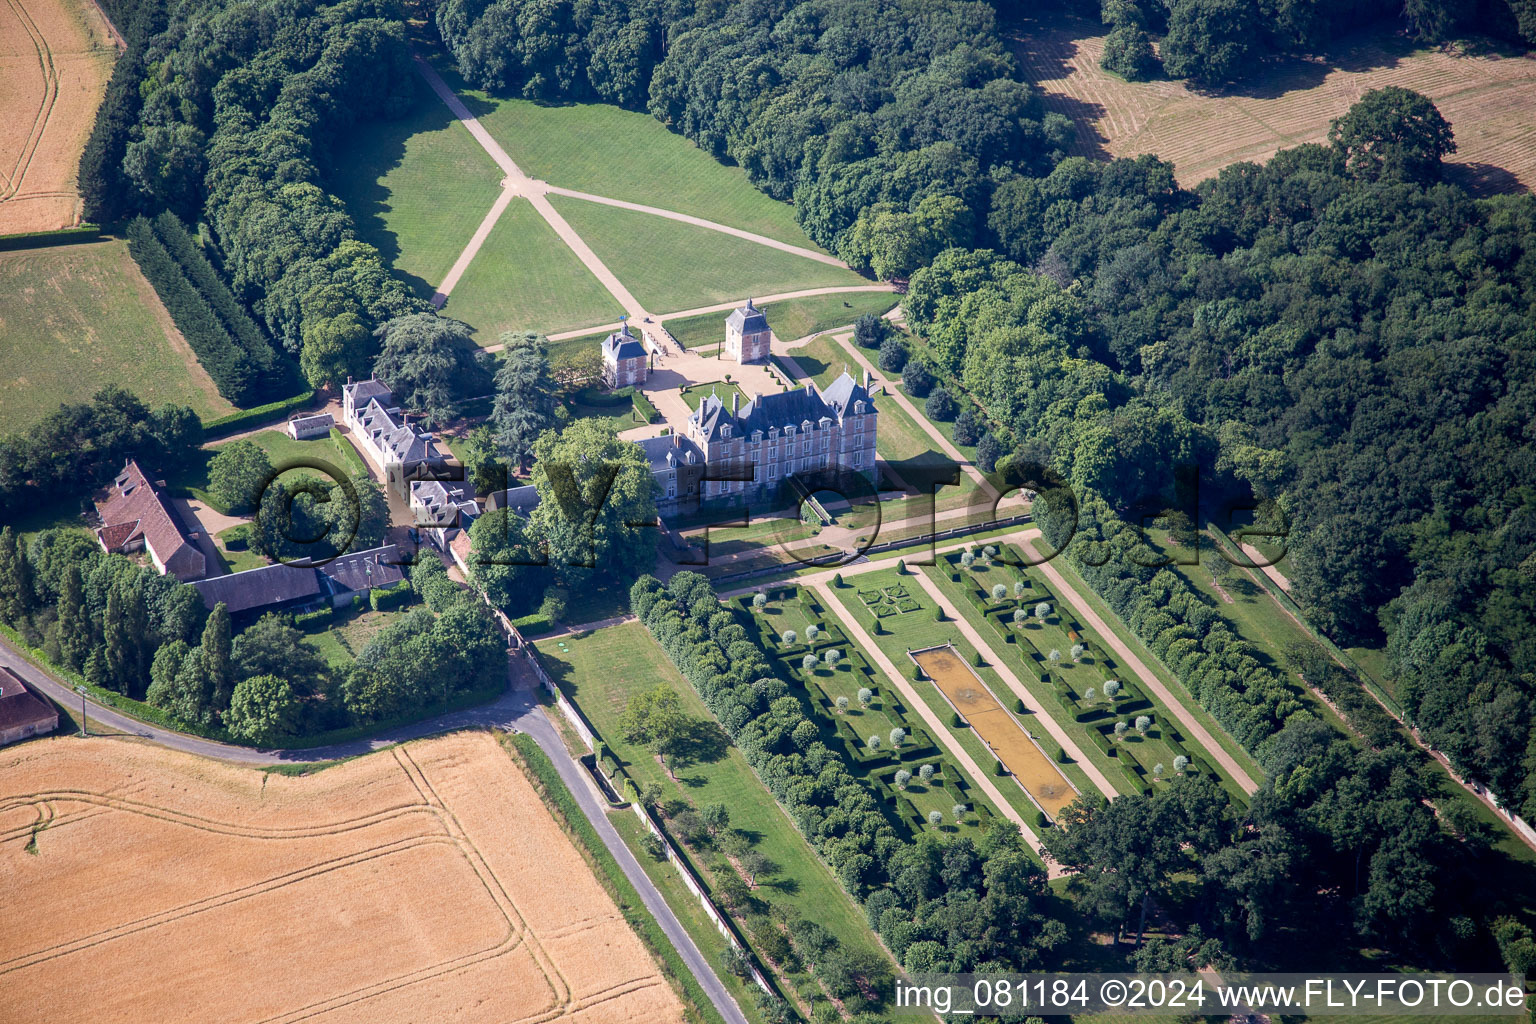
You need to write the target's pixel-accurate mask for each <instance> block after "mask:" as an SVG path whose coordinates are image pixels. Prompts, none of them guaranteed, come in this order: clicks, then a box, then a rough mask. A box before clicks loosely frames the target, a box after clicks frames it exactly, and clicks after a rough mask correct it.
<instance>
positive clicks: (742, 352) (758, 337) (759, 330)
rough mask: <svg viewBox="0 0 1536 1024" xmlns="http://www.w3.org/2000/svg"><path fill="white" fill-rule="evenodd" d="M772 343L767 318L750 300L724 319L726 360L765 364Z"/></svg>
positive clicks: (771, 332)
mask: <svg viewBox="0 0 1536 1024" xmlns="http://www.w3.org/2000/svg"><path fill="white" fill-rule="evenodd" d="M772 341H773V330H772V329H771V328H770V327H769V326H768V318H767V317H766V316H764V315H763V311H762V310H760V309H758V308H757V307H756V306H754V305H752V300H751V299H748V300H747V304H746V305H745V306H742V307H741V308H739V309H733V310H731V315H730V316H728V317H726V318H725V356H726V358H727V359H734V360H736V361H737V362H738V363H766V362H767V361H768V351H769V348H770V343H771V342H772Z"/></svg>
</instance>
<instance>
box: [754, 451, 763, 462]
mask: <svg viewBox="0 0 1536 1024" xmlns="http://www.w3.org/2000/svg"><path fill="white" fill-rule="evenodd" d="M752 461H753V462H762V461H763V453H762V452H760V451H758V450H757V449H756V448H754V449H752Z"/></svg>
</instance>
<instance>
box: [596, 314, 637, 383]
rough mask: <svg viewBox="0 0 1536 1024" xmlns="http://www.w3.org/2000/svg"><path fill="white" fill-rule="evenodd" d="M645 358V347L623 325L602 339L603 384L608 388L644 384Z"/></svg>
mask: <svg viewBox="0 0 1536 1024" xmlns="http://www.w3.org/2000/svg"><path fill="white" fill-rule="evenodd" d="M647 358H648V356H647V355H646V351H645V345H644V344H642V343H641V341H640V339H639V338H637V337H635V335H634V333H633V332H632V331H630V329H629V324H625V325H624V326H623V327H621V328H620V329H619V330H617V331H615V332H614V333H612V334H610V335H608V337H606V338H604V339H603V383H604V384H606V385H608V386H609V387H610V388H625V387H630V386H631V385H640V384H644V383H645V378H646V375H647V373H648V370H647V368H646V359H647Z"/></svg>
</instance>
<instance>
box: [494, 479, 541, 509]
mask: <svg viewBox="0 0 1536 1024" xmlns="http://www.w3.org/2000/svg"><path fill="white" fill-rule="evenodd" d="M485 507H486V508H488V509H503V508H509V509H512V510H513V511H514V512H517V513H519V514H521V515H523V516H526V515H528V513H530V512H532V511H533V510H534V509H536V508H538V507H539V489H538V488H537V487H535V486H534V485H533V484H524V485H523V486H521V487H512V488H508V489H507V490H505V491H492V492H491V494H490V497H488V498H486V499H485Z"/></svg>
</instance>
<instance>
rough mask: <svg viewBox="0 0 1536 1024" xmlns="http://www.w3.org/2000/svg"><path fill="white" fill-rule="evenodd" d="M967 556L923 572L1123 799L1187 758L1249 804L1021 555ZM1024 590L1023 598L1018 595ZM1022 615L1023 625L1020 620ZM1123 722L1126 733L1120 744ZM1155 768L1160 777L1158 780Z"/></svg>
mask: <svg viewBox="0 0 1536 1024" xmlns="http://www.w3.org/2000/svg"><path fill="white" fill-rule="evenodd" d="M988 551H990V552H992V554H991V555H988V554H987V552H988ZM962 555H963V552H958V551H957V552H950V553H948V554H945V555H943V556H941V557H940V563H939V565H937V566H933V567H928V568H927V569H925V570H924V571H925V572H926V573H927V574H928V576H929V578H930V579H932V580H934V581H935V582H936V583H937V584H938V586H939V588H940V589H941V590H943V591H944V592H945V593H947V594H948V595H949V596H950V597H951V598H952V599H953V600H954V604H955V607H956V608H957V609H958V610H959V612H960V614H961V615H963V616H965V617H966V618H967V619H968V620H970V621H971V623H972V624H973V625H978V626H979V625H980V624H981V623H982V622H985V624H986V625H985V628H982V629H981V630H980V632H981V633H982V634H983V635H986V634H987V633H988V632H991V633H993V634H995V636H996V637H997V638H998V639H999V640H1001V641H1002V644H1001V645H1000V646H999V648H998V650H999V652H1000V653H1001V654H1002V656H1004V657H1009V656H1010V650H1011V651H1012V652H1013V653H1015V654H1017V657H1018V664H1019V665H1021V666H1022V667H1023V668H1024V670H1025V671H1024V672H1022V673H1019V678H1020V680H1021V681H1022V682H1023V683H1024V685H1025V687H1026V688H1027V689H1028V690H1029V692H1030V694H1031V695H1032V696H1033V697H1034V698H1035V699H1036V700H1037V701H1040V702H1041V705H1042V706H1045V707H1049V706H1057V707H1060V708H1061V709H1062V710H1064V711H1065V712H1066V714H1065V715H1061V716H1059V717H1060V720H1061V721H1062V722H1063V723H1064V724H1065V725H1066V727H1067V728H1068V729H1069V730H1070V731H1072V732H1074V733H1075V734H1076V735H1077V736H1078V737H1079V740H1080V742H1079V745H1080V746H1081V747H1082V748H1083V749H1084V750H1085V751H1086V752H1087V755H1088V757H1089V758H1090V759H1091V760H1092V761H1093V762H1094V763H1095V764H1096V765H1097V766H1098V767H1099V769H1100V770H1101V771H1102V772H1104V774H1105V775H1106V777H1108V778H1109V779H1110V780H1111V781H1112V782H1113V783H1114V784H1115V787H1116V788H1117V789H1120V790H1121V791H1122V792H1128V793H1139V792H1145V791H1147V790H1148V789H1150V788H1151V787H1152V786H1153V785H1154V784H1155V783H1166V782H1168V781H1169V780H1170V779H1171V778H1172V777H1173V774H1174V770H1173V766H1174V761H1175V759H1176V758H1178V757H1181V756H1182V757H1184V758H1186V759H1187V760H1188V763H1189V767H1188V768H1186V769H1185V770H1186V771H1190V772H1202V771H1203V772H1213V773H1215V775H1216V777H1217V778H1218V779H1219V780H1220V781H1221V783H1222V785H1223V786H1224V787H1225V788H1226V789H1227V790H1228V791H1229V792H1230V793H1231V794H1232V795H1233V797H1234V799H1237V800H1239V801H1245V799H1246V798H1245V797H1244V795H1243V793H1242V791H1241V789H1240V787H1238V786H1237V785H1236V784H1235V783H1233V782H1232V781H1231V780H1230V779H1228V778H1226V776H1225V775H1224V774H1223V773H1221V772H1220V771H1219V770H1218V769H1216V768H1215V767H1214V765H1213V764H1212V763H1211V761H1210V759H1209V758H1206V757H1203V756H1202V755H1203V751H1200V750H1199V748H1198V747H1196V748H1194V749H1190V747H1189V746H1188V743H1187V740H1186V739H1185V738H1184V736H1183V735H1182V734H1181V732H1180V731H1179V729H1178V727H1177V726H1176V725H1175V724H1174V720H1173V717H1172V715H1170V714H1169V713H1168V711H1167V709H1166V708H1165V707H1163V706H1162V704H1161V703H1160V702H1158V701H1155V700H1154V699H1152V698H1151V697H1150V696H1149V695H1146V694H1144V693H1143V692H1142V691H1141V690H1140V688H1138V687H1137V686H1135V685H1133V684H1132V683H1131V682H1129V681H1128V680H1127V678H1126V677H1127V673H1126V672H1125V671H1124V669H1123V667H1122V666H1121V665H1119V664H1118V663H1117V662H1116V661H1115V659H1114V658H1113V657H1111V656H1110V654H1109V653H1108V651H1107V650H1106V649H1105V647H1104V646H1103V644H1102V643H1101V641H1100V640H1099V638H1097V637H1094V636H1091V635H1090V634H1089V633H1088V632H1087V630H1086V629H1085V628H1084V627H1083V626H1082V625H1081V624H1080V623H1079V622H1078V621H1077V619H1076V618H1075V617H1074V616H1073V615H1072V612H1071V608H1070V606H1068V605H1066V604H1064V603H1063V602H1061V601H1060V600H1059V599H1058V598H1057V596H1056V595H1055V594H1054V593H1053V592H1052V591H1051V590H1050V589H1049V588H1048V587H1047V586H1046V584H1045V582H1044V580H1042V579H1040V578H1039V576H1038V574H1034V573H1028V572H1026V571H1025V570H1024V569H1023V568H1021V564H1022V563H1023V562H1024V555H1023V553H1022V552H1021V551H1019V550H1018V549H1017V548H1015V547H1013V546H1012V545H1010V544H997V545H985V546H984V547H982V548H981V549H980V550H979V551H978V552H976V557H975V560H974V561H973V562H972V563H971V565H970V566H969V567H967V566H965V565H964V560H963V557H962ZM1019 583H1022V584H1023V589H1022V591H1019V590H1017V589H1016V584H1019ZM999 584H1002V585H1003V586H1004V587H1006V588H1007V589H1006V593H1007V596H1006V597H1003V598H996V597H994V596H993V588H994V587H996V586H998V585H999ZM1016 594H1017V595H1018V596H1015V595H1016ZM1042 603H1044V604H1047V605H1049V610H1048V612H1047V614H1046V615H1045V616H1044V617H1043V618H1042V617H1040V616H1037V615H1036V614H1035V611H1036V609H1037V607H1038V606H1039V605H1040V604H1042ZM1020 611H1022V612H1023V617H1022V618H1019V619H1016V618H1015V616H1016V615H1017V614H1018V613H1019V612H1020ZM1053 655H1056V656H1055V657H1053ZM1111 681H1112V682H1113V683H1114V684H1115V685H1114V686H1113V687H1112V688H1115V689H1117V692H1116V693H1115V694H1114V696H1113V697H1110V696H1108V695H1106V693H1105V684H1106V683H1109V682H1111ZM1090 694H1091V695H1092V696H1091V697H1090V696H1089V695H1090ZM1143 715H1145V716H1147V717H1149V718H1151V719H1152V722H1151V724H1150V726H1149V728H1148V729H1147V731H1146V733H1145V734H1143V733H1141V732H1140V731H1138V730H1137V729H1136V728H1135V722H1136V720H1137V718H1138V717H1139V716H1143ZM1118 721H1124V722H1126V726H1127V727H1126V729H1125V730H1123V732H1122V733H1121V735H1120V736H1118V737H1116V735H1115V731H1114V730H1115V723H1116V722H1118ZM1158 765H1162V766H1163V768H1164V771H1163V772H1161V773H1158V772H1156V771H1154V769H1156V767H1157V766H1158Z"/></svg>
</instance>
